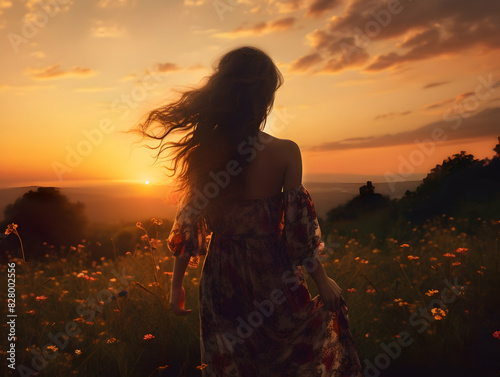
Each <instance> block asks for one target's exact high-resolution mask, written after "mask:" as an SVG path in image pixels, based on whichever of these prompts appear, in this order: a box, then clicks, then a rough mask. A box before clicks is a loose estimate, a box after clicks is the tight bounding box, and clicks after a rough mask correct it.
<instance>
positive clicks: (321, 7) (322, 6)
mask: <svg viewBox="0 0 500 377" xmlns="http://www.w3.org/2000/svg"><path fill="white" fill-rule="evenodd" d="M341 2H342V0H314V1H313V3H312V4H311V6H310V7H309V9H308V10H307V12H306V16H309V17H319V16H321V15H322V14H323V13H325V12H327V11H329V10H332V9H334V8H336V7H337V6H338V5H339V4H340V3H341Z"/></svg>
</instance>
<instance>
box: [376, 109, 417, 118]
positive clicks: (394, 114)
mask: <svg viewBox="0 0 500 377" xmlns="http://www.w3.org/2000/svg"><path fill="white" fill-rule="evenodd" d="M410 113H411V111H403V112H401V113H385V114H379V115H377V116H376V117H375V118H374V120H380V119H390V118H394V117H398V116H404V115H408V114H410Z"/></svg>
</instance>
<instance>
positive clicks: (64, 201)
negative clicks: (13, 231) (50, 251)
mask: <svg viewBox="0 0 500 377" xmlns="http://www.w3.org/2000/svg"><path fill="white" fill-rule="evenodd" d="M84 208H85V206H84V205H83V204H82V203H80V202H77V203H70V202H69V200H68V198H67V197H66V196H65V195H62V194H61V193H60V192H59V189H57V188H54V187H39V188H38V189H37V190H36V191H33V190H30V191H29V192H27V193H26V194H24V195H23V196H22V197H21V198H19V199H17V200H16V201H15V203H14V204H9V205H8V206H7V207H6V209H5V212H4V214H5V220H4V226H6V224H10V223H15V224H18V225H19V228H18V230H19V233H20V234H21V235H22V237H23V241H25V242H26V243H28V244H30V245H31V246H32V247H33V246H36V245H37V244H38V245H39V244H40V243H41V242H47V243H48V244H49V245H54V247H55V248H56V249H59V248H60V246H62V245H66V246H69V245H74V244H76V243H78V242H80V241H81V239H82V237H83V236H84V232H85V228H86V225H87V218H86V216H85V213H84ZM4 244H5V242H4ZM8 245H9V244H8V243H7V246H8ZM3 248H5V245H4V247H3ZM28 254H29V250H28ZM31 254H32V255H33V253H31Z"/></svg>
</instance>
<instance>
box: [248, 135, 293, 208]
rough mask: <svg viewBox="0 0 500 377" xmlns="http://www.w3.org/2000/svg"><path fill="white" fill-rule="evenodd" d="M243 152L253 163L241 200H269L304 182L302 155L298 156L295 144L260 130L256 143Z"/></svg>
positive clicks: (250, 164)
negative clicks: (302, 179) (282, 190)
mask: <svg viewBox="0 0 500 377" xmlns="http://www.w3.org/2000/svg"><path fill="white" fill-rule="evenodd" d="M250 148H251V149H250ZM241 150H242V151H243V152H244V153H245V155H247V156H248V157H247V160H250V162H249V164H248V166H247V167H246V169H247V172H246V182H245V189H244V190H243V192H242V193H241V196H242V198H244V199H258V198H267V197H270V196H274V195H277V194H279V193H280V192H281V189H282V187H284V189H285V190H286V189H288V188H292V187H296V186H298V185H299V184H300V183H301V178H302V177H301V175H302V166H301V163H300V156H299V159H297V157H296V155H297V150H298V146H297V144H296V143H295V142H293V141H291V140H284V139H279V138H276V137H274V136H271V135H269V134H268V133H265V132H263V131H259V137H258V139H257V140H256V141H255V143H254V144H253V145H252V146H251V147H248V149H247V148H246V147H245V148H242V149H241ZM299 154H300V151H299Z"/></svg>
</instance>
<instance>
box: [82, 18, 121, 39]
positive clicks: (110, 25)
mask: <svg viewBox="0 0 500 377" xmlns="http://www.w3.org/2000/svg"><path fill="white" fill-rule="evenodd" d="M90 32H91V34H92V36H94V37H97V38H118V37H122V36H124V35H126V30H125V28H123V27H119V26H118V25H117V23H116V22H114V21H102V20H98V21H96V22H95V25H94V26H93V27H92V28H91V29H90Z"/></svg>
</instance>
